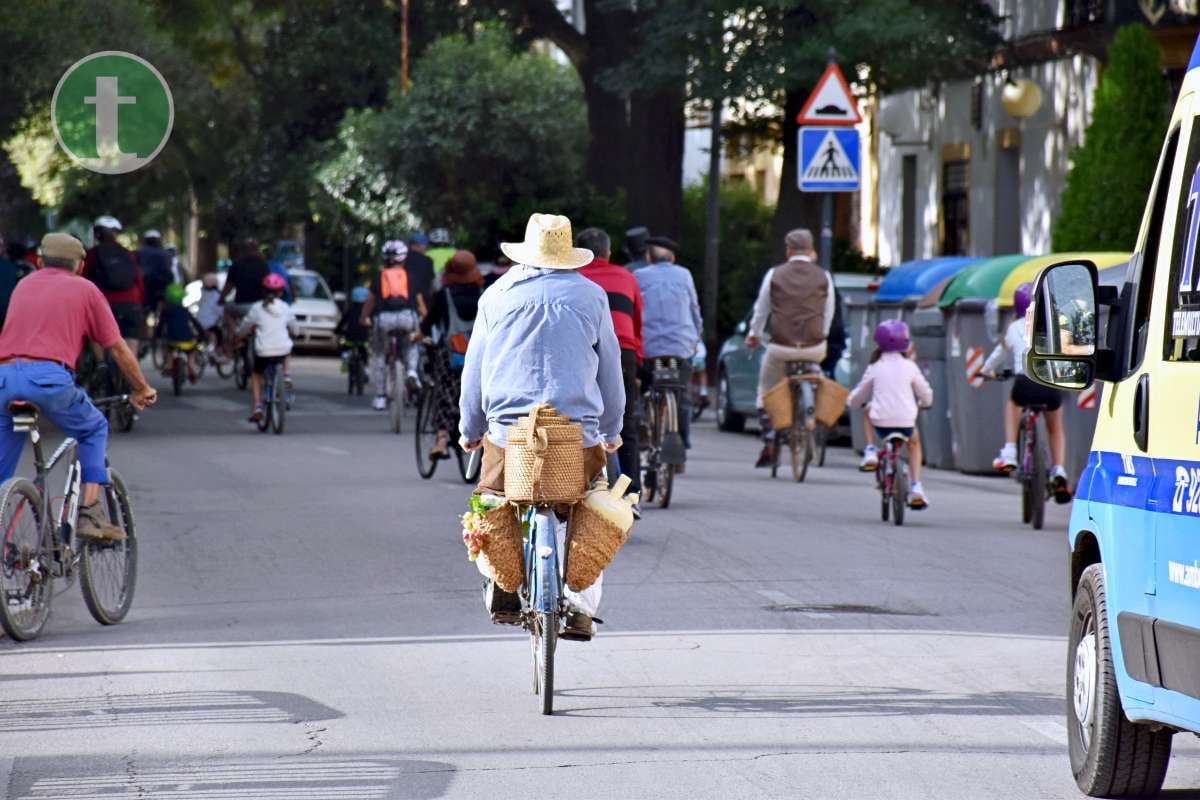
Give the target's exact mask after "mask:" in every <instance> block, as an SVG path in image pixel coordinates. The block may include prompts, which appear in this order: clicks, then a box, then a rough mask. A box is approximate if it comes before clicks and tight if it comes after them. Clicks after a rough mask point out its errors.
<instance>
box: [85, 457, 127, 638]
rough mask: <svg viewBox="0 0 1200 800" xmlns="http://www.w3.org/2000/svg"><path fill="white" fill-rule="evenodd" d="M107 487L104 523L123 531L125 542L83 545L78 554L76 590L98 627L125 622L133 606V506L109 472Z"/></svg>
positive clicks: (122, 485) (116, 477) (121, 483)
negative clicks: (77, 587) (77, 584)
mask: <svg viewBox="0 0 1200 800" xmlns="http://www.w3.org/2000/svg"><path fill="white" fill-rule="evenodd" d="M109 481H110V482H109V485H108V488H107V489H106V490H105V492H104V503H105V507H106V508H107V510H108V519H109V521H110V522H112V524H114V525H116V526H117V527H118V528H120V529H121V530H123V531H125V541H123V542H113V541H95V540H88V541H86V542H85V543H84V545H83V549H82V551H81V552H80V553H79V586H80V588H81V589H82V590H83V602H84V604H85V605H87V609H88V611H89V612H90V613H91V615H92V618H93V619H95V620H96V622H99V623H100V624H101V625H116V624H117V623H118V622H120V621H121V620H123V619H125V615H126V614H128V613H129V607H130V606H132V605H133V592H134V589H135V587H136V586H137V557H138V541H137V531H136V530H135V527H134V523H133V505H132V504H131V503H130V502H129V491H128V490H127V489H126V488H125V481H124V480H122V479H121V476H120V475H119V474H117V472H116V470H109Z"/></svg>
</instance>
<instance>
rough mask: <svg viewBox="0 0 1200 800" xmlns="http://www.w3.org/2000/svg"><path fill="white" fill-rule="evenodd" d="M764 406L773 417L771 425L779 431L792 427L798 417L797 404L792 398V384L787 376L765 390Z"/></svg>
mask: <svg viewBox="0 0 1200 800" xmlns="http://www.w3.org/2000/svg"><path fill="white" fill-rule="evenodd" d="M763 408H764V409H765V410H766V412H767V416H768V417H770V418H771V425H772V426H773V427H774V428H775V430H777V431H785V430H787V429H788V428H790V427H792V423H793V422H794V421H795V417H796V404H795V401H794V400H792V385H791V381H790V380H789V379H787V378H784V379H783V380H781V381H779V383H777V384H775V385H774V386H772V387H771V388H770V389H768V390H767V391H765V392H763Z"/></svg>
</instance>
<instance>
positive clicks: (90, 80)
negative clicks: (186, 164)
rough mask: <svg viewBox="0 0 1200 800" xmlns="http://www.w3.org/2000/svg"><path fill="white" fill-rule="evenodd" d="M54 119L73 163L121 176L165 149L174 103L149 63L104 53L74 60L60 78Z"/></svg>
mask: <svg viewBox="0 0 1200 800" xmlns="http://www.w3.org/2000/svg"><path fill="white" fill-rule="evenodd" d="M50 119H51V122H52V123H53V125H54V136H55V138H56V139H58V143H59V145H60V146H61V147H62V149H63V150H64V151H66V153H67V155H68V156H70V157H71V160H72V161H74V162H75V163H76V164H79V165H80V166H81V167H85V168H87V169H90V170H92V171H93V172H102V173H104V174H106V175H120V174H122V173H125V172H132V171H133V170H135V169H138V168H139V167H144V166H146V165H147V164H149V163H150V161H151V160H153V158H154V157H155V156H156V155H158V153H159V151H160V150H162V149H163V146H164V145H166V143H167V139H169V138H170V137H171V128H172V126H173V125H174V124H175V103H174V101H173V100H172V99H171V90H170V88H168V87H167V82H166V81H165V80H163V76H162V75H161V74H160V73H159V71H158V70H157V69H155V68H154V66H153V65H152V64H150V62H148V61H146V60H145V59H144V58H141V57H139V56H135V55H134V54H133V53H123V52H120V51H117V50H106V51H104V52H101V53H92V54H91V55H90V56H86V57H84V58H81V59H80V60H79V61H76V62H75V63H74V64H72V65H71V68H70V69H68V70H67V71H66V73H65V74H64V75H63V76H62V78H60V79H59V81H58V86H57V87H55V89H54V97H53V99H52V100H51V101H50Z"/></svg>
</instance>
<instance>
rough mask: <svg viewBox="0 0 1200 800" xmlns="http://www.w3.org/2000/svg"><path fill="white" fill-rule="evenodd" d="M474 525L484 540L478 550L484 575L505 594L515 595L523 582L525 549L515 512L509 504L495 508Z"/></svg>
mask: <svg viewBox="0 0 1200 800" xmlns="http://www.w3.org/2000/svg"><path fill="white" fill-rule="evenodd" d="M476 525H477V526H478V530H479V532H480V533H482V534H484V537H485V538H484V540H483V544H482V545H481V546H480V548H479V558H480V562H481V565H482V566H483V567H484V570H483V571H485V572H486V573H487V574H488V577H490V578H491V579H492V580H494V581H495V582H496V585H497V586H499V587H500V588H501V589H503V590H504V591H506V592H515V591H517V589H519V588H520V586H521V582H522V581H523V580H524V578H525V549H524V544H523V543H522V541H521V521H520V520H519V519H517V510H516V509H515V508H513V507H512V506H511V505H508V504H505V505H502V506H498V507H497V508H493V509H491V510H490V511H488V512H486V513H484V514H483V515H482V516H481V518H480V519H479V521H478V522H477V523H476Z"/></svg>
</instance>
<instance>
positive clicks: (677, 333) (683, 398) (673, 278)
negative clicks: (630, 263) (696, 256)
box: [633, 236, 704, 473]
mask: <svg viewBox="0 0 1200 800" xmlns="http://www.w3.org/2000/svg"><path fill="white" fill-rule="evenodd" d="M646 245H647V247H646V253H645V259H646V266H645V267H644V268H643V269H639V270H638V271H637V272H635V273H634V274H633V276H634V278H636V279H637V284H638V289H639V291H641V293H642V352H643V354H644V356H645V359H644V361H643V362H642V370H641V377H642V389H643V390H645V389H647V388H649V386H650V384H651V383H652V382H653V376H654V367H655V364H656V362H660V361H664V360H667V359H673V360H674V361H675V363H676V365H677V367H678V370H679V381H680V383H681V384H682V385H683V386H687V385H688V384H689V383H690V382H691V379H692V356H693V355H694V354H695V352H696V346H697V345H698V344H699V343H700V339H701V331H702V330H703V328H704V326H703V322H702V321H701V319H700V301H699V299H698V298H697V297H696V282H695V281H694V280H692V273H691V272H689V271H688V270H687V269H685V268H684V267H681V266H679V265H678V264H676V263H675V253H676V251H678V250H679V245H677V244H676V243H675V242H673V241H671V240H670V239H668V238H666V237H665V236H651V237H650V238H648V239H647V240H646ZM691 422H692V396H691V392H687V391H685V392H681V393H680V394H679V435H680V437H682V438H683V445H684V447H685V448H690V447H691V446H692V439H691ZM676 472H677V473H682V472H683V464H678V465H677V466H676Z"/></svg>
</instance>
